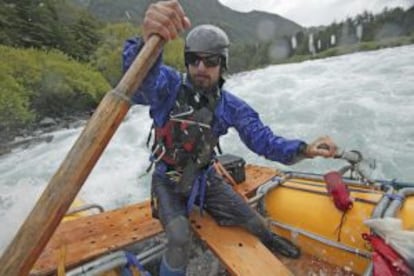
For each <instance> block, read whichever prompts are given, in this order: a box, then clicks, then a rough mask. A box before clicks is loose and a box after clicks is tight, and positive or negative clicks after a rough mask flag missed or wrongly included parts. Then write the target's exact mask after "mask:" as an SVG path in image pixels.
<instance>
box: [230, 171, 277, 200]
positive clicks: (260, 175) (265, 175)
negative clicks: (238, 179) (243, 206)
mask: <svg viewBox="0 0 414 276" xmlns="http://www.w3.org/2000/svg"><path fill="white" fill-rule="evenodd" d="M278 174H279V172H278V171H277V170H276V169H272V168H268V167H261V166H256V165H246V180H245V181H244V182H242V183H240V184H238V185H236V186H235V187H234V189H235V190H236V192H238V193H239V194H241V195H242V196H243V197H244V198H245V199H248V198H250V197H252V196H254V193H255V192H256V190H257V188H258V187H259V186H260V185H262V184H263V183H265V182H267V181H269V180H270V179H272V178H273V177H275V176H277V175H278Z"/></svg>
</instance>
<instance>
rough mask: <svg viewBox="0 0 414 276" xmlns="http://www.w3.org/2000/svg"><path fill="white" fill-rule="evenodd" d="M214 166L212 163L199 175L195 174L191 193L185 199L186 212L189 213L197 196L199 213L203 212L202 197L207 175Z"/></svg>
mask: <svg viewBox="0 0 414 276" xmlns="http://www.w3.org/2000/svg"><path fill="white" fill-rule="evenodd" d="M213 168H214V166H213V165H210V166H208V168H207V169H205V170H204V171H203V172H202V173H201V174H200V175H198V176H197V178H196V180H195V181H194V183H193V187H192V188H191V193H190V196H189V198H188V201H187V213H188V214H189V213H190V212H191V210H192V209H193V207H194V202H195V200H196V198H197V196H198V197H199V206H200V214H201V215H202V214H203V206H204V197H205V192H206V185H207V177H208V174H209V173H210V172H211V170H212V169H213Z"/></svg>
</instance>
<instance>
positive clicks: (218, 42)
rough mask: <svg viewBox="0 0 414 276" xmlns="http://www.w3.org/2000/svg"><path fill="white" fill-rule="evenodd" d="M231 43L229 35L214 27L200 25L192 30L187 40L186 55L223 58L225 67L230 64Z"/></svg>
mask: <svg viewBox="0 0 414 276" xmlns="http://www.w3.org/2000/svg"><path fill="white" fill-rule="evenodd" d="M229 46H230V41H229V38H228V36H227V34H226V33H225V32H224V31H223V30H222V29H220V28H219V27H216V26H213V25H207V24H206V25H200V26H197V27H195V28H194V29H192V30H191V31H190V32H189V33H188V35H187V38H186V39H185V53H211V54H218V55H220V56H222V57H223V64H222V65H223V66H224V67H225V68H226V69H227V68H228V62H229Z"/></svg>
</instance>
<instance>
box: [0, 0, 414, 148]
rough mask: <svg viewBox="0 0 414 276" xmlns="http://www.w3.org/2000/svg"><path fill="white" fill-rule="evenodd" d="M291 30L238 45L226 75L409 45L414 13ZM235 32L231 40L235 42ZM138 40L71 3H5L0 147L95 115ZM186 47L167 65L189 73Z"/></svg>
mask: <svg viewBox="0 0 414 276" xmlns="http://www.w3.org/2000/svg"><path fill="white" fill-rule="evenodd" d="M212 17H213V16H212ZM214 18H216V20H217V21H215V22H212V23H215V24H217V25H219V26H226V25H228V22H226V21H225V18H219V17H218V16H217V14H216V15H214ZM293 29H294V30H296V31H294V32H292V34H278V35H275V37H268V38H267V39H266V40H263V41H259V40H258V41H257V42H255V43H252V42H249V41H246V40H236V41H234V42H233V43H232V44H231V48H230V66H229V67H230V70H229V72H228V73H229V74H233V73H237V72H241V71H246V70H253V69H256V68H260V67H264V66H268V65H270V64H277V63H283V62H295V61H301V60H305V59H312V58H322V57H326V56H332V55H339V54H344V53H349V52H354V51H361V50H375V49H379V48H383V47H390V46H392V47H393V46H400V45H404V44H412V43H414V6H413V7H411V8H410V9H408V10H403V9H401V8H395V9H385V10H384V11H383V12H382V13H380V14H375V15H374V14H372V13H369V12H364V13H363V14H360V15H358V16H356V17H354V18H347V19H346V20H345V21H343V22H334V23H332V24H331V25H329V26H323V27H315V28H309V29H305V28H301V27H300V28H296V27H294V28H293ZM293 29H292V30H293ZM231 30H232V29H229V31H228V32H230V33H229V36H230V37H235V36H237V33H231ZM234 30H235V29H234ZM240 30H242V29H241V28H240V26H239V28H238V29H237V32H240ZM226 31H227V29H226ZM139 35H140V29H139V24H138V23H137V22H132V21H131V22H128V21H125V20H124V21H118V22H117V21H116V20H115V21H114V20H111V21H105V20H103V19H102V18H98V17H97V16H96V15H94V14H92V13H91V12H90V10H88V9H86V8H85V7H84V6H82V5H79V3H78V4H76V3H74V1H73V2H71V1H67V0H19V1H11V0H0V140H5V139H6V140H7V139H10V138H11V137H14V136H15V135H17V134H19V132H20V131H21V130H22V129H27V128H36V124H37V123H38V122H39V121H40V120H41V119H43V118H45V117H52V118H61V117H65V116H74V115H76V114H83V113H85V112H90V111H91V110H93V109H94V108H95V107H96V106H97V104H98V103H99V102H100V100H101V99H102V97H103V96H104V94H105V93H106V92H107V91H109V90H110V88H111V87H113V86H115V85H116V83H117V82H118V80H119V79H120V77H121V76H122V71H121V68H122V66H121V53H122V47H123V43H124V41H125V39H127V38H128V37H133V36H139ZM183 46H184V41H183V39H182V38H179V39H177V40H175V41H173V42H170V43H168V44H167V45H166V46H165V49H164V62H165V63H166V64H168V65H170V66H174V67H176V68H178V69H179V70H185V66H184V63H183ZM246 53H248V54H246Z"/></svg>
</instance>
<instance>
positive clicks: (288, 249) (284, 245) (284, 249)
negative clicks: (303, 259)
mask: <svg viewBox="0 0 414 276" xmlns="http://www.w3.org/2000/svg"><path fill="white" fill-rule="evenodd" d="M269 235H270V236H268V237H267V238H266V240H264V241H263V244H264V245H265V246H266V247H267V248H268V249H269V250H270V251H272V252H276V253H279V254H281V255H282V256H285V257H287V258H292V259H297V258H299V257H300V248H299V247H297V246H296V245H294V244H293V243H292V242H291V241H290V240H288V239H285V238H283V237H281V236H278V235H276V234H275V233H272V232H271V233H270V234H269Z"/></svg>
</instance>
